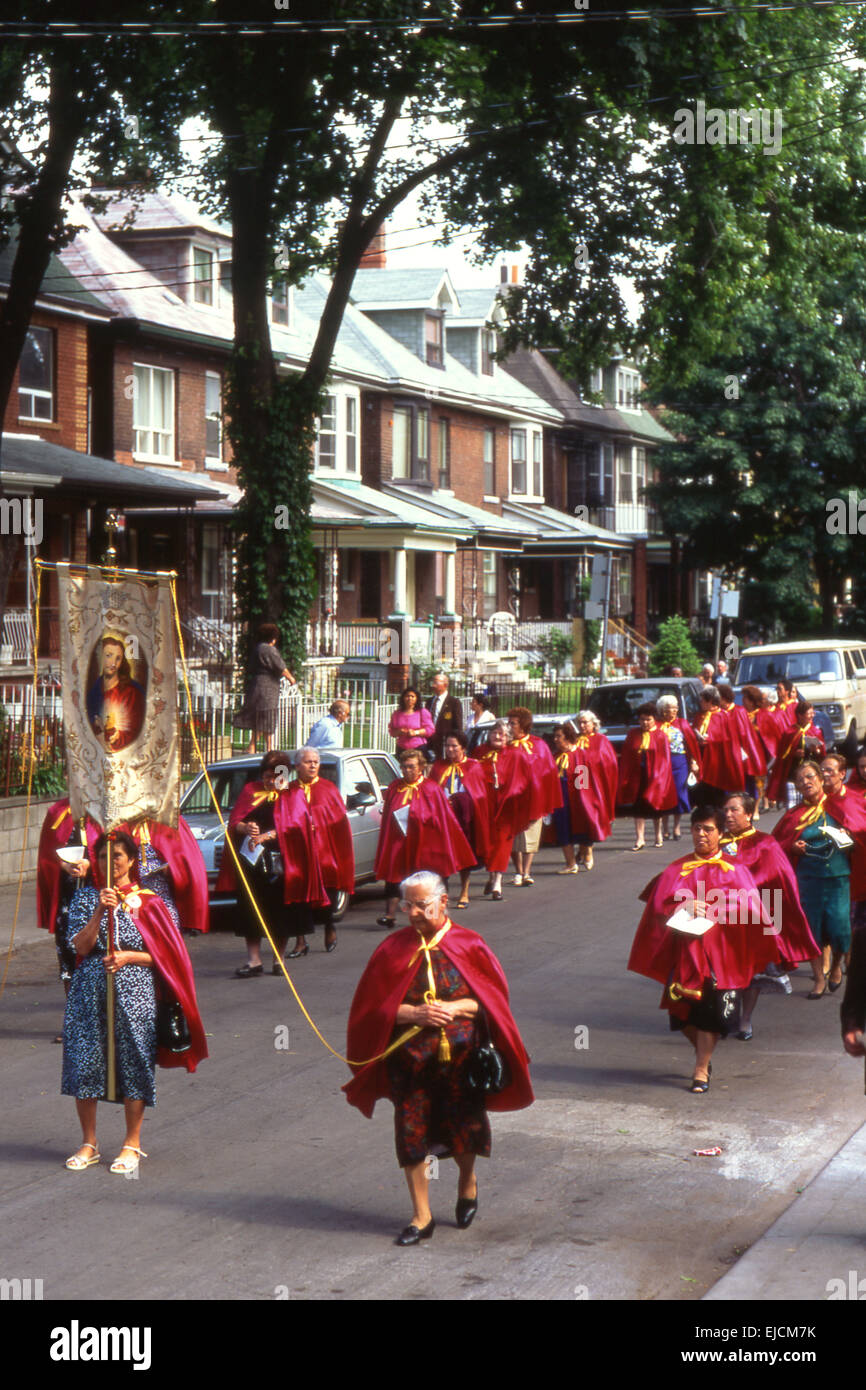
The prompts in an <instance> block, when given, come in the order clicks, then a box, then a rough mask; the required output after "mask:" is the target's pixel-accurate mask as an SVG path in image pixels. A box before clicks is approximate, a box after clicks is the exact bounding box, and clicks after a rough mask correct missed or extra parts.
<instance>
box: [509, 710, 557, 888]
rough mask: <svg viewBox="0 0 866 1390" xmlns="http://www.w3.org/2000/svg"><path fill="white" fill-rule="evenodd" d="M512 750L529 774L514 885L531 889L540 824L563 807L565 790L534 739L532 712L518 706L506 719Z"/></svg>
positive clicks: (515, 856)
mask: <svg viewBox="0 0 866 1390" xmlns="http://www.w3.org/2000/svg"><path fill="white" fill-rule="evenodd" d="M507 719H508V724H509V728H510V729H511V747H512V748H514V749H515V750H516V752H517V754H518V760H519V761H520V762H521V763H522V764H523V766H524V768H525V770H526V773H527V778H526V785H525V789H524V792H523V798H522V805H521V806H520V807H519V809H518V816H519V818H520V819H521V820H522V822H523V824H522V826H521V828H520V829H519V830H518V832H517V834H516V836H515V839H514V850H513V852H512V858H513V860H514V868H515V875H514V882H515V884H516V886H517V887H518V888H520V887H523V888H528V887H531V885H532V884H533V883H534V882H535V879H534V878H533V877H532V875H531V873H530V870H531V868H532V860H533V858H534V857H535V855H536V854H537V853H538V846H539V845H540V844H541V823H542V820H543V819H544V817H545V816H552V815H553V813H554V811H557V810H558V809H559V808H560V806H561V805H562V786H561V784H560V780H559V772H558V770H557V766H556V763H555V762H554V761H553V754H552V753H551V751H550V749H549V748H548V746H547V744H546V743H545V742H544V739H543V738H537V737H536V738H534V737H533V736H532V711H531V710H528V709H526V708H525V706H523V705H516V706H515V708H514V709H510V710H509V711H508V715H507Z"/></svg>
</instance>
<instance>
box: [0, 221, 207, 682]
mask: <svg viewBox="0 0 866 1390" xmlns="http://www.w3.org/2000/svg"><path fill="white" fill-rule="evenodd" d="M16 245H17V243H16V239H15V238H14V237H13V239H12V240H11V241H10V242H9V243H8V244H7V245H6V246H5V247H4V248H2V250H0V296H3V295H5V293H6V287H7V286H8V284H9V279H10V274H11V269H12V264H13V261H14V256H15V251H16ZM110 321H111V311H110V309H108V308H107V307H106V306H105V305H104V303H102V302H101V300H100V299H98V298H97V297H96V296H95V295H94V294H92V293H91V292H90V291H89V290H88V289H87V287H86V286H84V285H83V284H82V283H81V282H80V281H79V280H77V279H76V277H75V276H74V275H72V274H71V273H70V271H69V270H68V268H67V267H66V266H65V265H64V264H63V262H62V260H61V259H59V258H58V257H57V256H52V257H51V259H50V262H49V265H48V269H47V271H46V274H45V277H44V280H43V284H42V286H41V288H40V292H39V295H38V298H37V300H36V304H35V307H34V311H33V314H32V317H31V322H30V327H29V330H28V333H27V338H26V341H25V345H24V349H23V351H22V353H21V357H20V360H19V364H18V368H17V371H16V375H15V379H14V382H13V389H12V392H11V394H10V398H9V401H8V403H7V406H6V411H5V415H4V419H3V422H2V438H0V482H2V491H3V497H4V510H3V517H2V532H3V539H2V544H3V546H4V548H8V549H7V555H9V554H10V553H11V557H12V567H11V573H10V575H9V578H8V583H7V586H6V591H5V594H4V595H3V598H4V602H3V624H2V638H0V667H2V672H3V674H5V675H6V676H13V675H16V674H21V673H23V671H24V670H29V669H30V667H31V663H32V659H33V642H34V636H35V623H34V596H35V591H36V579H35V566H34V563H33V562H34V560H35V559H36V558H40V559H42V560H45V561H64V560H68V561H71V562H73V563H77V564H81V563H94V562H98V561H99V560H101V558H102V555H103V552H104V549H105V546H106V543H107V537H106V532H105V528H104V524H103V523H104V520H105V516H106V513H107V511H108V509H109V508H114V507H124V506H128V505H130V504H133V505H135V504H138V505H143V506H157V507H162V506H169V507H172V508H178V507H180V508H185V509H187V510H189V509H191V508H192V507H193V506H194V505H195V503H196V501H197V500H198V499H199V498H201V497H204V496H206V495H208V494H212V493H213V490H212V489H210V488H208V487H204V488H202V487H201V486H200V485H198V484H197V483H196V482H194V481H192V480H190V479H175V478H167V477H164V476H162V475H160V474H158V473H149V472H146V471H144V470H142V469H140V468H136V467H133V466H130V464H127V463H124V462H119V461H115V459H114V458H113V456H112V454H111V452H110V451H109V450H103V449H102V448H101V447H100V446H99V445H98V444H97V443H96V442H95V440H94V409H95V404H96V397H95V394H94V389H93V380H92V374H91V358H90V352H91V343H92V340H93V335H98V334H99V333H100V332H104V331H107V330H108V325H109V324H110ZM58 657H59V627H58V607H57V587H56V579H55V577H54V576H53V574H52V573H51V572H50V571H47V572H46V575H45V583H44V587H43V590H42V601H41V625H40V640H39V658H40V662H41V665H42V666H43V667H44V666H45V665H49V666H50V665H51V664H52V663H56V661H57V660H58Z"/></svg>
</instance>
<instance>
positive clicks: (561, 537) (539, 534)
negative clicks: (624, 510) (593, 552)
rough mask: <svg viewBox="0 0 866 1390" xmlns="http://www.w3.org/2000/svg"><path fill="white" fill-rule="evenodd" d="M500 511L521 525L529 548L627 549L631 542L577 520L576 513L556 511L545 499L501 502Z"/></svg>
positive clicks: (566, 550)
mask: <svg viewBox="0 0 866 1390" xmlns="http://www.w3.org/2000/svg"><path fill="white" fill-rule="evenodd" d="M502 512H503V515H504V516H505V517H507V518H508V519H509V520H511V521H513V522H514V523H516V524H517V525H518V526H520V527H521V528H522V530H523V532H524V535H525V538H526V543H527V545H529V546H531V547H532V549H533V550H538V549H539V547H543V548H544V549H545V550H549V551H550V552H551V553H554V554H556V553H569V552H573V551H574V550H575V548H578V549H579V548H582V547H585V546H587V545H588V546H603V547H605V548H608V547H610V548H611V549H616V550H627V549H629V548H630V547H631V545H632V539H631V537H629V536H621V535H619V534H618V533H617V532H616V531H608V530H607V529H606V528H605V527H604V526H591V525H590V523H589V522H588V521H579V520H578V518H577V517H576V516H569V514H568V512H560V511H557V509H556V508H555V507H548V506H547V505H546V504H545V503H540V504H539V503H534V504H533V503H531V502H511V501H509V502H503V504H502Z"/></svg>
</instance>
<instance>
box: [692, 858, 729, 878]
mask: <svg viewBox="0 0 866 1390" xmlns="http://www.w3.org/2000/svg"><path fill="white" fill-rule="evenodd" d="M704 864H717V865H718V866H719V868H720V869H724V871H725V873H726V874H729V873H733V870H734V866H733V864H729V863H728V861H727V859H723V858H722V856H721V852H719V853H718V854H713V855H711V856H710V858H709V859H690V860H689V861H688V863H686V864H683V865H682V867H681V869H680V878H685V876H686V874H690V873H691V872H692V870H693V869H700V868H703V866H704Z"/></svg>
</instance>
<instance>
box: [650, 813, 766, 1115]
mask: <svg viewBox="0 0 866 1390" xmlns="http://www.w3.org/2000/svg"><path fill="white" fill-rule="evenodd" d="M691 823H692V841H693V844H694V848H695V853H694V854H693V855H692V856H689V855H684V856H683V858H681V859H675V860H674V862H673V863H672V864H670V865H668V867H667V868H666V869H664V870H663V871H662V872H661V873H660V874H657V875H656V877H655V878H654V879H653V880H652V881H651V882H650V883H648V884H647V886H646V888H645V889H644V890H643V893H642V894H641V898H642V899H643V901H644V902H646V907H645V909H644V913H643V916H642V917H641V920H640V924H639V926H638V929H637V933H636V935H635V939H634V944H633V946H632V949H631V955H630V956H629V962H628V968H629V970H633V971H635V972H636V974H638V975H646V976H647V977H648V978H649V979H651V980H657V981H658V982H659V983H660V984H662V985H664V992H663V994H662V998H661V1003H660V1005H659V1007H660V1008H663V1009H667V1010H668V1013H669V1015H670V1024H671V1029H672V1030H682V1031H683V1032H684V1033H685V1035H686V1037H687V1038H688V1039H689V1042H690V1043H691V1044H692V1046H693V1047H694V1049H695V1067H694V1072H693V1076H692V1085H691V1090H692V1091H693V1092H695V1093H696V1094H698V1093H703V1092H705V1091H707V1090H709V1085H710V1080H709V1077H710V1058H711V1056H712V1053H713V1049H714V1048H715V1046H716V1043H717V1042H718V1040H719V1038H720V1037H726V1036H727V1034H728V1033H729V1032H731V1031H733V1030H734V1029H735V1028H736V1027H737V1022H736V1015H737V1005H738V1000H737V997H736V991H737V990H741V989H746V988H747V987H748V985H749V984H750V983H751V981H752V979H753V977H754V976H755V975H756V974H757V973H758V971H759V970H762V969H763V968H764V966H765V965H767V964H768V962H769V961H777V960H778V959H779V948H778V940H777V937H776V935H775V933H774V931H773V923H772V921H771V919H770V917H769V914H768V913H767V912H766V911H765V910H764V908H763V906H762V904H761V899H760V895H759V893H758V888H757V884H756V883H755V880H754V878H753V877H752V875H751V874H750V873H749V871H748V869H746V868H743V867H742V866H741V865H739V864H732V863H731V862H730V860H729V859H725V858H724V857H723V856H722V855H721V853H720V852H719V845H720V838H721V832H722V828H723V826H724V817H723V815H722V813H721V811H719V810H718V809H717V808H716V807H714V806H697V807H695V809H694V811H693V812H692V818H691ZM680 908H684V909H685V910H686V911H687V912H688V913H689V914H690V915H691V916H696V917H704V918H706V919H707V920H709V921H712V922H713V923H714V924H715V925H714V926H712V927H710V928H709V929H708V930H707V931H705V932H704V934H703V935H702V936H695V935H693V934H691V933H689V932H686V931H676V930H674V928H673V927H669V926H668V925H667V922H668V919H669V918H670V917H672V916H673V914H674V913H675V912H676V911H678V910H679V909H680Z"/></svg>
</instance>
